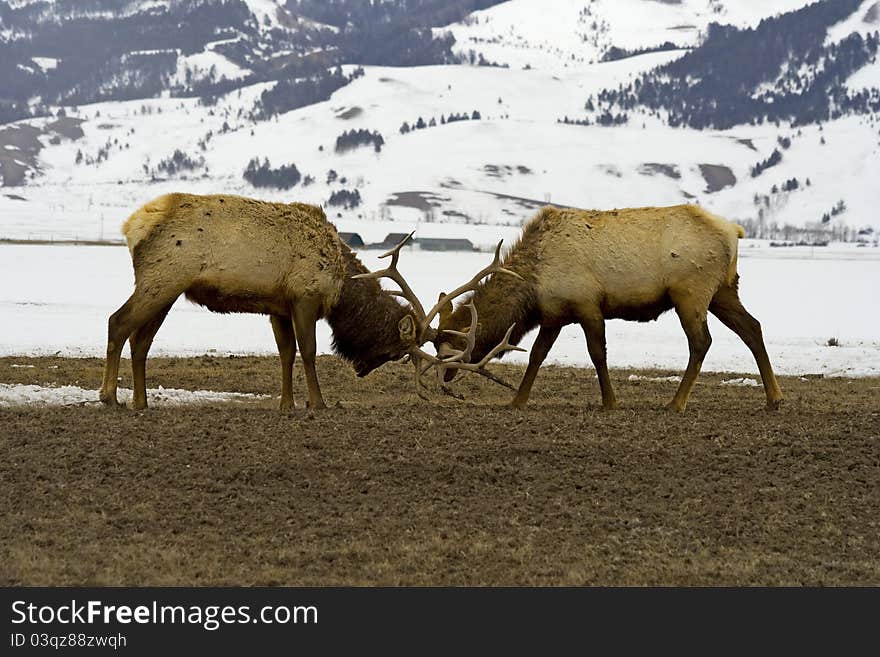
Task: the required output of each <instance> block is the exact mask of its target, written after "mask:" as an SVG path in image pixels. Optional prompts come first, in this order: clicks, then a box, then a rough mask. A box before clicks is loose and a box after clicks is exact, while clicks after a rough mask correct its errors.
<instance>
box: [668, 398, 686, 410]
mask: <svg viewBox="0 0 880 657" xmlns="http://www.w3.org/2000/svg"><path fill="white" fill-rule="evenodd" d="M666 410H667V411H669V412H670V413H684V406H680V405H679V404H678V402H674V401H671V402H669V403H668V404H666Z"/></svg>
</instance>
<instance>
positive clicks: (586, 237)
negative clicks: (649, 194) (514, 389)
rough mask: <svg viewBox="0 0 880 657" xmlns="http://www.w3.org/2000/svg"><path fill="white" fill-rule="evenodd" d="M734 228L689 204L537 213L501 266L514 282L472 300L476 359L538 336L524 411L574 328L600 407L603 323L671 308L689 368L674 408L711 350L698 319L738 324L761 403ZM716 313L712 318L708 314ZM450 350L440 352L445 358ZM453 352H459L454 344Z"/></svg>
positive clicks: (465, 314)
mask: <svg viewBox="0 0 880 657" xmlns="http://www.w3.org/2000/svg"><path fill="white" fill-rule="evenodd" d="M743 235H744V231H743V229H742V227H741V226H738V225H737V224H734V223H731V222H729V221H727V220H725V219H722V218H720V217H717V216H715V215H713V214H711V213H709V212H706V211H705V210H703V209H702V208H699V207H696V206H693V205H679V206H673V207H666V208H655V207H646V208H629V209H622V210H611V211H590V210H574V209H559V208H554V207H545V208H543V209H541V210H540V211H539V212H538V214H537V215H536V216H535V217H534V218H533V219H532V220H531V221H530V222H529V223H528V224H527V225H526V226H525V228H524V229H523V233H522V236H521V237H520V240H519V241H518V243H517V244H516V245H514V247H513V248H512V249H510V251H509V252H508V253H507V255H506V257H505V259H504V263H503V266H504V267H505V268H507V269H510V270H512V271H514V272H516V273H518V274H520V276H521V277H522V280H521V281H520V280H517V279H514V278H513V277H510V276H499V275H496V276H493V277H492V278H491V279H489V281H488V282H486V283H485V284H483V285H482V286H480V287H479V288H478V289H477V291H476V292H475V294H474V296H473V301H474V304H475V306H476V307H477V310H478V312H479V318H480V331H479V332H478V334H477V339H476V345H477V348H476V349H475V350H474V353H473V358H474V360H479V358H481V357H482V356H483V355H484V354H485V353H487V352H488V350H489V349H490V348H491V346H492V345H494V344H495V343H497V342H498V341H499V339H500V338H501V337H502V336H503V335H504V332H505V331H506V329H507V327H509V326H510V325H511V324H513V323H516V327H515V330H514V332H513V339H514V340H515V341H518V340H519V339H520V338H521V337H522V335H523V334H524V333H525V332H527V331H529V330H531V329H532V328H534V327H535V326H536V325H538V326H540V327H541V332H540V333H539V335H538V339H537V340H536V343H535V347H534V348H533V350H532V357H531V359H530V365H529V368H528V369H527V371H526V375H525V376H524V378H523V383H522V385H521V386H520V391H519V393H518V394H517V397H516V398H515V399H514V405H515V406H522V405H524V404H525V401H526V399H527V398H528V394H529V390H530V388H531V384H532V381H533V380H534V377H535V374H536V372H537V368H538V367H539V366H540V364H541V362H542V361H543V359H544V357H545V356H546V355H547V352H548V351H549V349H550V347H551V346H552V344H553V342H554V341H555V339H556V337H557V336H558V333H559V329H560V328H561V327H562V326H565V325H567V324H571V323H579V324H580V325H581V326H582V327H583V328H584V331H585V333H586V336H587V343H588V349H589V352H590V356H591V357H592V359H593V361H594V363H595V364H596V369H597V372H598V374H599V379H600V384H601V386H602V396H603V403H604V405H605V406H606V407H612V406H614V404H615V403H616V402H615V400H614V394H613V392H612V390H611V383H610V378H609V377H608V373H607V367H606V365H605V332H604V321H605V320H606V319H615V318H620V319H629V320H638V321H650V320H654V319H656V318H657V317H658V316H659V315H660V314H662V313H663V312H665V311H667V310H670V309H672V308H675V310H676V312H677V313H678V315H679V318H680V320H681V323H682V327H683V328H684V330H685V333H686V334H687V337H688V342H689V345H690V347H691V360H690V361H689V365H688V370H687V372H686V374H685V377H684V379H683V381H682V386H681V387H680V388H679V392H678V393H677V394H676V398H675V399H674V400H673V404H672V406H673V407H674V408H676V409H677V410H682V409H684V406H685V404H686V401H687V397H688V394H689V393H690V388H691V386H692V385H693V380H694V378H695V377H696V373H697V372H698V371H699V367H700V365H701V363H702V359H703V357H704V356H705V351H706V350H707V349H708V346H709V344H710V342H711V338H710V336H709V333H708V328H707V325H706V312H707V310H709V309H711V310H712V312H715V313H716V314H718V315H719V317H722V315H723V316H724V317H722V321H725V322H726V323H727V322H728V321H729V322H730V323H733V324H735V325H736V326H737V328H736V329H734V330H737V331H738V332H740V334H741V337H742V336H743V335H745V336H746V337H743V339H744V340H746V341H747V344H749V346H750V348H752V350H753V352H755V357H756V359H757V360H758V362H759V366H760V367H761V372H762V375H763V376H764V381H765V387H766V388H767V394H768V403H770V405H776V404H778V401H779V400H780V399H781V397H782V395H781V393H780V392H779V388H778V384H777V383H776V379H775V376H773V373H772V370H771V368H770V365H769V360H767V357H766V352H765V351H764V346H763V340H762V339H761V338H760V327H759V326H757V322H756V321H755V320H754V318H752V317H751V316H750V315H748V313H746V312H745V310H744V309H743V308H742V306H741V305H740V304H739V299H738V296H737V294H736V285H737V280H738V278H737V272H736V263H737V247H738V240H739V239H740V238H741V237H743ZM716 310H717V311H718V312H716ZM469 318H470V313H469V311H468V310H467V309H466V308H465V307H464V306H459V308H458V309H456V311H455V312H454V314H452V316H451V317H450V316H447V319H446V320H445V322H444V321H442V322H441V328H451V329H455V330H459V331H461V330H464V329H465V327H466V326H467V324H468V322H469ZM452 346H453V345H443V344H440V345H439V348H441V349H444V350H446V351H448V350H449V349H450V348H452ZM459 346H460V345H459Z"/></svg>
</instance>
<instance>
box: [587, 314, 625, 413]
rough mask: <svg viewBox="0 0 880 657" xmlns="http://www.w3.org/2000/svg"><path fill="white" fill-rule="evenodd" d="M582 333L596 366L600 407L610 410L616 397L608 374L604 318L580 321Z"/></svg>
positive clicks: (615, 401) (614, 404) (613, 406)
mask: <svg viewBox="0 0 880 657" xmlns="http://www.w3.org/2000/svg"><path fill="white" fill-rule="evenodd" d="M581 327H582V328H583V329H584V335H585V336H586V338H587V351H588V352H589V353H590V360H592V361H593V367H595V368H596V375H597V376H598V377H599V389H600V390H601V391H602V408H604V409H605V410H611V409H612V408H615V407H616V406H617V398H616V397H615V396H614V387H613V386H612V385H611V377H610V376H609V374H608V361H607V358H606V350H605V320H604V319H602V318H598V319H589V320H586V321H584V322H582V323H581Z"/></svg>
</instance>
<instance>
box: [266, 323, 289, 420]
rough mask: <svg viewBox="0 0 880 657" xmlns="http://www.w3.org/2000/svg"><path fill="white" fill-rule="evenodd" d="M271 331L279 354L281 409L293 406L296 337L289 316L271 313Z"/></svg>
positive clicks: (284, 409)
mask: <svg viewBox="0 0 880 657" xmlns="http://www.w3.org/2000/svg"><path fill="white" fill-rule="evenodd" d="M269 321H271V322H272V332H273V333H274V334H275V343H276V344H277V345H278V354H279V355H280V356H281V410H282V411H286V410H289V409H291V408H293V407H294V403H293V363H294V361H295V360H296V338H295V336H294V333H293V322H292V321H291V319H290V317H283V316H281V315H271V316H270V317H269Z"/></svg>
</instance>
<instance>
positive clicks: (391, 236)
mask: <svg viewBox="0 0 880 657" xmlns="http://www.w3.org/2000/svg"><path fill="white" fill-rule="evenodd" d="M407 235H409V233H388V234H387V235H386V236H385V239H384V240H382V241H381V242H373V243H372V244H369V245H367V248H368V249H385V250H388V249H393V248H394V247H395V246H397V245H398V244H400V243H401V242H402V241H403V240H404V239H406V237H407ZM415 241H416V240H415V239H411V240H410V241H409V242H408V243H409V244H414V243H415Z"/></svg>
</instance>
